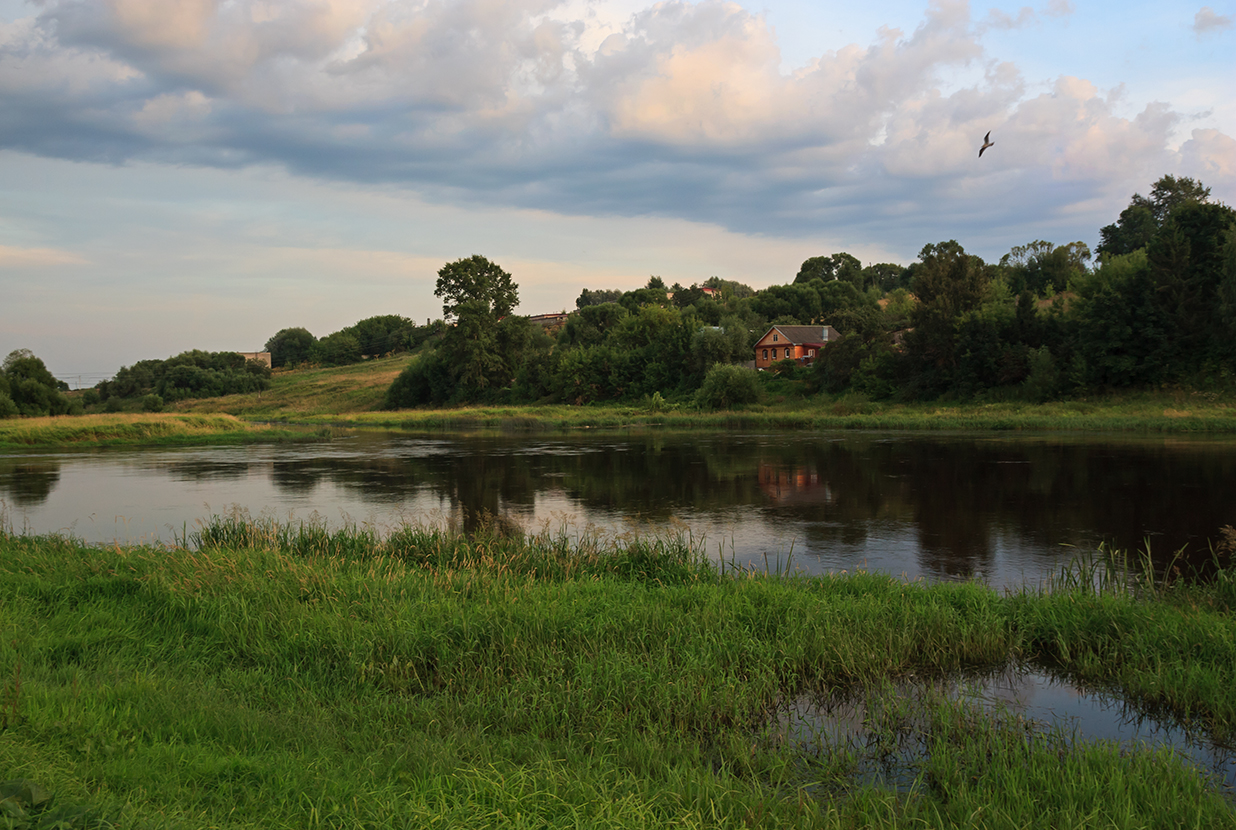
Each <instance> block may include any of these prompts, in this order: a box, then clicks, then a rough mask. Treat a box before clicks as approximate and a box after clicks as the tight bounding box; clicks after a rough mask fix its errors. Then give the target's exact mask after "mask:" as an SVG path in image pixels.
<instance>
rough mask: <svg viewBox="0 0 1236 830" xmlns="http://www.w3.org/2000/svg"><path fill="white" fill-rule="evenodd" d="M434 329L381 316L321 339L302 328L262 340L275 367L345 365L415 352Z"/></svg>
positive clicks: (287, 329) (284, 330) (397, 318)
mask: <svg viewBox="0 0 1236 830" xmlns="http://www.w3.org/2000/svg"><path fill="white" fill-rule="evenodd" d="M437 329H438V326H434V325H432V324H431V325H427V326H417V325H416V324H415V323H413V322H412V321H411V320H409V319H408V318H407V317H400V316H399V315H397V314H382V315H378V316H376V317H368V318H366V319H364V320H361V321H360V322H358V323H355V324H353V325H351V326H348V327H347V328H344V329H340V330H339V331H337V332H335V333H334V334H329V335H327V336H326V337H323V338H322V339H321V340H319V339H317V338H316V337H314V336H313V335H312V334H310V333H309V330H308V329H304V328H286V329H282V330H281V331H279V332H278V333H276V334H275V335H274V336H272V337H271V338H270V339H269V340H267V341H266V351H268V352H270V359H271V364H272V365H273V366H274V367H275V368H280V367H290V366H299V365H301V364H306V363H312V364H317V365H319V366H346V365H348V364H350V363H360V362H361V361H362V360H366V359H368V358H372V357H379V356H381V355H388V354H398V353H399V352H406V351H408V350H410V349H415V348H416V347H417V346H419V345H420V344H421V343H423V342H424V341H425V340H426V338H428V337H429V336H430V335H432V334H433V333H434V332H436V331H437Z"/></svg>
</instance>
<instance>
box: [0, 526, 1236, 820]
mask: <svg viewBox="0 0 1236 830" xmlns="http://www.w3.org/2000/svg"><path fill="white" fill-rule="evenodd" d="M182 541H183V542H185V543H186V544H185V545H184V546H173V547H168V548H149V547H129V548H125V547H119V546H115V545H113V546H108V547H93V548H92V547H87V546H83V545H80V544H78V543H76V542H73V541H68V540H64V539H59V538H27V537H22V536H15V535H13V534H11V533H7V534H3V535H0V693H2V694H0V778H9V779H13V778H23V779H31V780H34V781H37V782H38V783H39V784H41V785H42V786H43V787H46V788H47V790H48V791H49V792H51V793H53V794H54V795H55V798H56V799H57V800H58V801H59V802H60V803H62V804H64V805H70V806H71V808H72V810H76V811H77V812H76V813H75V815H76V816H77V818H75V819H73V820H74V821H77V822H78V823H77V824H76V825H70V826H83V827H84V826H106V825H102V824H98V823H97V821H99V820H107V821H110V822H112V824H113V825H115V826H126V827H128V826H132V827H193V828H199V827H263V828H269V827H289V828H293V827H295V828H302V827H313V826H330V827H373V828H378V827H412V826H416V827H452V828H454V827H464V828H467V827H576V828H578V827H622V828H639V827H682V828H691V827H705V826H708V827H744V826H761V827H796V828H797V827H852V826H877V827H880V826H882V827H894V826H909V825H913V826H928V827H951V826H976V827H978V826H981V827H992V828H998V827H1022V826H1027V825H1035V826H1056V827H1073V826H1087V827H1090V826H1110V827H1169V826H1170V827H1176V826H1181V825H1188V826H1206V827H1232V826H1236V821H1233V813H1232V809H1231V806H1230V803H1229V802H1228V801H1226V800H1224V798H1223V797H1222V796H1220V795H1218V794H1217V793H1216V792H1214V791H1213V790H1212V789H1210V788H1209V787H1208V786H1207V784H1206V782H1205V780H1204V779H1203V777H1202V776H1201V775H1200V774H1199V773H1198V772H1197V771H1195V770H1193V769H1191V768H1189V767H1188V766H1186V765H1185V764H1183V763H1182V762H1181V761H1180V760H1178V759H1176V758H1174V757H1172V756H1170V755H1169V754H1167V753H1164V752H1154V751H1149V750H1139V751H1131V750H1127V749H1126V750H1121V749H1118V748H1116V747H1114V746H1111V745H1107V744H1102V743H1099V744H1086V745H1074V744H1072V743H1071V742H1070V741H1069V740H1068V739H1067V735H1066V734H1064V733H1062V732H1053V731H1051V730H1047V731H1041V732H1040V731H1036V730H1034V729H1029V730H1028V729H1027V725H1026V724H1025V723H1024V722H1020V721H1018V720H1017V719H1016V718H1013V717H1001V716H999V715H998V714H994V715H993V714H992V713H991V712H986V711H983V710H980V709H978V708H976V707H973V706H970V705H968V704H966V703H964V702H957V701H952V700H949V699H947V698H945V697H933V696H931V695H921V696H919V697H917V698H916V699H914V700H910V701H907V700H904V699H902V698H899V697H898V696H897V694H896V692H895V691H894V687H893V686H891V685H889V682H890V681H896V680H902V679H906V678H910V677H917V678H932V677H944V676H948V675H950V674H952V673H955V672H957V671H960V670H981V669H986V668H991V667H995V666H1001V665H1005V664H1007V663H1008V662H1009V661H1010V660H1028V661H1032V662H1037V663H1041V664H1044V665H1051V666H1054V667H1055V668H1056V669H1057V670H1059V671H1061V672H1064V673H1066V674H1069V675H1072V676H1075V677H1083V678H1086V679H1088V680H1090V681H1091V682H1096V683H1103V684H1112V685H1113V686H1115V687H1118V688H1120V689H1123V690H1124V692H1125V693H1126V694H1127V695H1129V696H1130V697H1132V698H1134V699H1136V700H1137V701H1139V705H1142V706H1145V707H1157V708H1161V709H1167V710H1171V711H1174V712H1176V713H1177V714H1179V715H1180V716H1181V717H1187V718H1189V719H1190V720H1191V721H1192V722H1193V723H1194V724H1196V725H1199V726H1201V727H1204V728H1206V729H1208V730H1209V731H1210V732H1211V733H1212V734H1215V735H1220V736H1230V734H1231V731H1232V727H1233V724H1236V676H1234V675H1236V624H1233V622H1232V619H1231V611H1232V606H1233V604H1234V603H1236V578H1233V577H1231V576H1229V575H1228V574H1227V573H1226V572H1221V573H1220V575H1219V577H1218V578H1217V579H1216V580H1214V581H1213V582H1211V583H1209V584H1207V585H1206V586H1204V587H1188V586H1174V587H1166V588H1165V587H1162V586H1159V587H1154V586H1152V585H1150V584H1147V583H1144V584H1143V585H1142V586H1141V588H1140V589H1138V590H1135V591H1129V590H1126V589H1124V588H1123V587H1116V586H1115V585H1114V584H1113V585H1112V586H1111V587H1109V588H1099V589H1096V588H1095V587H1093V586H1094V585H1095V584H1096V582H1098V583H1100V584H1101V580H1095V579H1093V578H1090V576H1093V574H1090V576H1087V575H1086V573H1090V572H1086V573H1083V575H1082V576H1079V577H1077V578H1073V579H1070V580H1064V581H1062V582H1061V583H1060V586H1059V587H1058V589H1057V590H1056V591H1054V592H1051V593H1038V592H1029V593H1024V594H1020V595H1015V596H1002V595H1000V594H997V593H996V592H993V591H991V590H988V589H986V588H983V587H981V586H977V585H936V586H926V585H923V584H905V583H903V582H901V581H898V580H896V579H891V578H887V577H882V576H874V575H866V574H851V575H844V576H835V577H826V578H814V579H806V578H798V577H777V576H775V575H774V576H767V575H761V574H752V573H747V572H734V571H730V572H724V573H723V572H722V571H720V570H718V569H717V568H715V567H714V566H713V565H711V564H710V563H708V562H706V561H704V560H702V558H701V557H700V556H699V555H698V551H693V550H691V549H689V548H688V547H686V546H685V545H684V544H682V543H681V541H679V540H666V539H645V540H639V539H632V538H626V539H613V540H600V539H583V540H571V539H568V538H566V537H564V536H554V535H552V534H545V535H541V536H539V537H534V538H530V539H521V538H504V537H502V536H501V535H500V534H497V533H494V534H489V535H480V536H476V537H473V538H472V539H471V540H469V539H465V538H462V537H459V536H454V535H451V534H448V533H446V532H443V531H438V530H433V529H428V528H405V529H402V530H399V531H396V532H394V533H393V534H391V535H390V536H389V537H386V538H378V537H376V536H374V535H373V534H371V533H369V532H367V531H364V530H361V529H356V528H353V529H350V530H346V531H342V532H339V533H333V534H332V533H328V532H326V531H325V530H322V529H321V528H314V527H309V528H305V527H288V526H281V525H278V524H275V523H272V522H253V521H247V520H244V519H240V518H237V519H230V520H216V521H215V522H213V523H212V524H211V525H209V526H208V527H206V528H204V529H203V530H201V531H199V532H198V534H196V535H195V536H194V538H191V539H189V540H182ZM860 688H862V689H866V690H867V692H866V693H867V695H868V697H869V698H870V699H871V700H873V701H876V702H877V705H875V706H874V708H873V707H872V706H871V705H869V709H868V710H869V711H874V712H875V714H873V716H872V727H873V730H874V732H873V734H874V735H875V738H874V743H872V744H870V745H869V746H867V747H856V746H852V745H844V746H842V745H838V746H836V747H832V748H827V747H821V746H816V747H815V748H813V749H810V750H809V749H806V748H804V747H803V746H800V745H797V744H795V743H794V742H792V741H787V740H785V739H784V735H782V734H781V733H780V732H779V730H778V729H777V728H776V726H775V724H774V722H773V719H772V718H771V716H770V713H772V712H774V711H775V710H776V709H777V708H778V707H779V706H784V705H786V702H787V701H789V700H792V699H796V698H799V697H801V696H804V695H805V696H811V697H813V698H818V699H826V698H828V697H829V696H830V695H834V694H836V693H839V692H843V691H845V690H856V689H860ZM881 701H882V702H881ZM909 733H913V734H912V737H913V739H914V740H915V741H920V742H921V744H922V746H923V747H924V750H923V752H922V753H921V757H919V758H918V759H917V761H916V762H915V764H914V766H913V768H912V769H911V771H910V773H911V774H910V778H909V780H906V781H904V782H903V784H902V786H899V787H890V786H879V785H877V784H875V783H873V782H871V781H870V780H866V779H864V778H863V776H861V775H859V771H860V770H861V769H862V768H864V765H865V764H867V763H869V762H870V761H871V758H869V757H865V755H864V753H870V752H875V753H877V754H878V753H879V752H880V751H881V750H880V746H882V745H886V744H887V742H890V741H892V742H896V741H898V740H900V739H901V738H902V737H905V735H906V734H909ZM882 742H883V743H882ZM92 821H94V822H96V823H95V824H94V825H91V822H92Z"/></svg>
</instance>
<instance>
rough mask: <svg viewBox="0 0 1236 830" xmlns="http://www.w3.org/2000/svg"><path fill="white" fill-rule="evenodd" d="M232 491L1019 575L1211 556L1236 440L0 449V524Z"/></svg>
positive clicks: (1141, 736)
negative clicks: (1147, 557)
mask: <svg viewBox="0 0 1236 830" xmlns="http://www.w3.org/2000/svg"><path fill="white" fill-rule="evenodd" d="M233 509H240V510H244V511H247V512H248V513H249V514H251V515H254V516H264V515H265V516H274V517H276V518H279V519H285V520H287V519H290V520H292V521H296V520H306V521H320V522H325V523H327V524H330V525H333V526H340V525H343V524H346V523H354V524H361V525H372V526H375V527H376V528H377V529H378V530H380V531H385V530H389V529H391V528H394V527H396V526H398V525H399V524H401V523H407V522H428V523H435V524H450V525H453V526H455V527H458V528H460V529H463V530H470V529H472V528H474V527H475V526H476V524H477V523H478V522H479V521H480V520H481V519H482V517H484V516H496V517H504V519H506V520H508V521H514V522H517V523H519V524H520V525H522V526H523V527H525V528H527V529H529V530H538V529H540V528H543V527H548V528H549V529H551V530H558V529H565V530H566V531H567V532H571V533H581V532H585V531H587V530H589V529H599V530H601V531H610V532H626V531H630V530H636V531H640V532H648V533H656V532H667V531H668V532H683V533H690V534H691V535H692V538H693V539H694V540H696V542H697V543H699V544H702V545H703V547H704V549H705V551H706V552H707V553H708V555H710V556H712V557H714V558H724V559H725V560H726V561H727V562H734V563H736V564H742V565H745V566H749V567H755V568H759V569H763V568H769V569H781V570H787V569H788V570H794V569H801V570H805V571H807V572H810V573H824V572H829V571H852V570H856V569H863V568H865V569H868V570H878V571H883V572H888V573H892V574H894V575H904V576H906V577H909V578H918V577H923V578H926V579H928V580H930V581H939V580H951V579H971V578H974V579H979V580H982V581H984V582H986V583H987V584H989V585H992V586H993V587H998V588H1013V587H1016V586H1019V585H1023V584H1026V583H1030V584H1039V583H1041V582H1042V581H1043V580H1045V579H1047V578H1048V577H1050V576H1051V575H1053V574H1055V573H1057V572H1058V571H1059V569H1060V568H1061V567H1062V566H1063V565H1064V564H1065V563H1067V562H1068V561H1070V560H1071V559H1072V558H1073V557H1075V556H1076V555H1078V554H1079V553H1087V552H1094V551H1095V550H1096V549H1097V548H1098V546H1099V545H1100V544H1103V545H1107V546H1110V547H1114V548H1119V549H1125V550H1139V549H1142V548H1144V546H1145V545H1146V544H1149V545H1150V549H1151V552H1152V555H1153V557H1154V559H1155V561H1156V563H1157V564H1158V566H1159V567H1160V568H1162V567H1166V566H1167V565H1168V564H1169V563H1171V562H1172V561H1173V557H1174V555H1175V553H1176V552H1177V551H1179V550H1181V549H1183V550H1184V551H1185V553H1184V556H1183V557H1182V558H1181V559H1180V560H1179V561H1188V562H1192V563H1193V564H1195V565H1202V564H1204V563H1206V562H1208V561H1210V560H1211V553H1210V549H1211V544H1212V543H1213V542H1215V541H1217V540H1218V539H1219V538H1220V529H1221V528H1222V527H1223V526H1225V525H1231V524H1236V441H1233V440H1230V439H1190V438H1162V437H1159V438H1136V437H1124V436H1121V437H1112V436H1077V435H1068V436H1053V435H1034V436H1028V437H1027V436H1019V435H994V436H993V435H991V434H989V433H988V434H983V435H956V434H952V435H940V434H935V433H932V434H907V433H869V432H864V433H854V432H846V433H811V434H804V433H801V432H790V433H786V434H775V433H765V434H756V433H735V434H720V435H718V434H694V433H673V432H658V431H640V432H605V433H600V432H591V431H581V432H578V433H572V434H568V435H555V436H552V437H546V436H544V435H533V436H528V435H489V434H458V435H434V436H424V435H408V434H400V433H385V432H360V431H358V432H355V433H352V434H345V435H342V436H340V437H337V438H333V439H331V440H324V441H316V442H308V443H290V444H267V445H262V444H257V445H237V446H210V447H177V448H132V447H123V448H88V449H72V450H55V451H47V450H34V451H19V452H4V453H0V521H3V522H4V523H7V524H8V525H9V526H11V527H12V528H13V529H14V530H17V531H29V532H33V533H51V532H58V533H66V534H72V535H75V536H78V537H80V538H83V539H86V540H88V541H93V542H111V541H120V542H156V541H163V542H170V541H173V540H174V539H175V538H177V537H181V536H183V534H184V533H185V532H186V531H192V530H193V529H194V527H195V526H196V525H197V523H198V522H200V521H202V520H203V519H205V518H206V517H209V516H210V515H212V514H217V513H224V512H228V511H231V510H233ZM983 683H984V684H985V685H983V687H982V689H981V690H980V692H979V693H980V695H981V696H994V697H995V698H998V699H1000V700H1002V701H1004V702H1012V704H1013V705H1014V708H1015V709H1017V710H1018V711H1022V710H1025V712H1026V714H1027V715H1029V716H1033V717H1036V718H1043V719H1044V720H1045V721H1047V722H1055V723H1061V722H1063V723H1066V724H1067V723H1070V722H1074V721H1075V722H1077V723H1079V724H1080V727H1079V730H1078V737H1086V738H1103V739H1108V740H1120V741H1122V742H1124V743H1126V744H1132V745H1136V744H1140V743H1149V744H1154V745H1166V746H1170V747H1172V748H1173V750H1174V751H1178V752H1180V753H1181V754H1182V756H1183V757H1185V758H1186V759H1187V762H1189V763H1194V764H1197V765H1198V766H1199V768H1201V769H1202V770H1203V771H1204V772H1206V773H1207V774H1211V775H1215V776H1217V778H1218V779H1219V780H1220V781H1222V782H1224V784H1225V786H1226V788H1227V790H1228V792H1232V791H1233V788H1236V760H1234V759H1233V754H1232V752H1231V750H1230V749H1228V748H1220V747H1215V746H1213V745H1211V744H1210V743H1209V742H1208V741H1207V740H1206V738H1205V737H1204V736H1199V735H1193V734H1189V733H1186V732H1184V731H1182V730H1181V729H1180V728H1179V726H1177V725H1175V724H1171V723H1159V722H1158V721H1155V720H1146V719H1145V718H1144V717H1143V716H1142V715H1141V714H1139V713H1137V712H1136V711H1134V710H1131V709H1129V708H1128V707H1127V706H1125V705H1123V704H1121V703H1119V701H1117V700H1116V699H1114V698H1112V697H1110V696H1107V695H1105V694H1104V693H1103V692H1102V691H1095V690H1087V689H1079V688H1077V687H1075V686H1072V685H1071V684H1068V683H1066V682H1063V681H1061V680H1059V679H1056V678H1052V677H1050V676H1048V675H1042V674H1037V673H1035V672H1033V671H1030V672H1027V671H1024V670H1018V671H1015V672H1013V673H1011V674H1009V675H1008V678H1006V679H999V678H997V679H996V680H994V681H993V680H991V679H987V680H984V681H983ZM813 705H814V704H810V703H809V702H797V703H795V704H794V705H793V706H792V707H791V708H790V709H789V710H787V712H786V713H783V716H784V717H789V716H791V715H792V716H793V717H791V718H790V720H787V721H784V725H785V728H787V729H790V730H791V731H793V732H794V733H795V734H797V733H799V732H801V731H802V728H803V727H802V725H801V724H802V723H807V724H810V725H812V726H811V728H812V729H815V730H817V731H819V730H823V731H825V732H835V731H836V730H837V729H838V728H841V726H842V725H843V724H844V723H845V721H844V719H843V720H841V721H837V720H836V719H835V718H836V716H835V714H832V713H829V714H823V713H818V712H817V711H816V710H815V709H814V708H813ZM1026 707H1030V708H1029V709H1027V708H1026ZM1036 707H1037V708H1036ZM794 724H798V725H794ZM830 724H831V725H830ZM909 760H910V761H912V760H913V759H912V758H910V759H909Z"/></svg>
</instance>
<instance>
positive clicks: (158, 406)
mask: <svg viewBox="0 0 1236 830" xmlns="http://www.w3.org/2000/svg"><path fill="white" fill-rule="evenodd" d="M142 411H143V412H162V411H163V399H162V398H161V397H159V396H158V395H155V394H150V395H147V396H146V397H144V398H142Z"/></svg>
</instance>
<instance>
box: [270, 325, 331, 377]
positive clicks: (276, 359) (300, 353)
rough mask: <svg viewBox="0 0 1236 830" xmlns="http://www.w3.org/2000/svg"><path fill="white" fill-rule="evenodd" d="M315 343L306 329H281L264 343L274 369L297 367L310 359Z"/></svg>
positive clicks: (315, 339) (314, 339) (315, 340)
mask: <svg viewBox="0 0 1236 830" xmlns="http://www.w3.org/2000/svg"><path fill="white" fill-rule="evenodd" d="M317 342H318V341H317V338H316V337H314V336H313V335H312V334H310V333H309V330H308V329H303V328H290V329H281V330H280V331H279V332H278V333H277V334H275V335H274V336H273V337H271V338H270V339H269V340H267V341H266V351H268V352H270V362H271V365H272V366H274V367H275V368H276V369H278V368H280V367H283V366H297V365H299V364H301V363H307V362H308V361H310V360H311V359H312V353H313V347H314V345H315V344H316V343H317Z"/></svg>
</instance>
